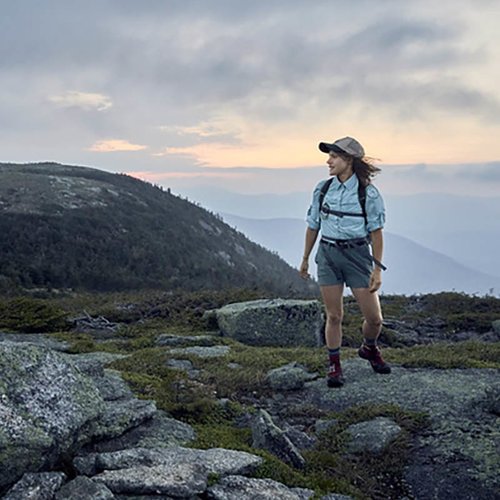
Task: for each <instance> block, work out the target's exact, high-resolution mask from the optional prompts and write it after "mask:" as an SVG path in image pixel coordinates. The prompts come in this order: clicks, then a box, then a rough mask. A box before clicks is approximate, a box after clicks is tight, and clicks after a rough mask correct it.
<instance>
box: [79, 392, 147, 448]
mask: <svg viewBox="0 0 500 500" xmlns="http://www.w3.org/2000/svg"><path fill="white" fill-rule="evenodd" d="M104 404H105V406H104V409H103V411H102V412H101V413H100V415H99V419H98V421H97V423H96V425H95V426H94V427H93V429H92V432H91V434H90V438H92V439H106V438H114V437H117V436H120V435H122V434H123V433H124V432H126V431H128V430H129V429H132V428H133V427H136V426H137V425H139V424H141V423H142V422H144V421H146V420H148V419H150V418H152V417H153V415H154V414H155V413H156V404H155V403H154V402H153V401H144V400H141V399H125V400H119V401H106V402H105V403H104ZM89 440H90V439H86V441H89Z"/></svg>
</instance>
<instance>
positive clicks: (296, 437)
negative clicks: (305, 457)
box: [283, 425, 317, 450]
mask: <svg viewBox="0 0 500 500" xmlns="http://www.w3.org/2000/svg"><path fill="white" fill-rule="evenodd" d="M283 431H284V433H285V436H286V437H287V438H288V439H289V440H290V441H291V442H292V443H293V444H294V445H295V446H296V447H297V448H298V449H299V450H308V449H309V448H312V447H313V446H314V445H315V444H316V441H317V440H316V438H314V437H312V436H309V434H307V433H305V432H303V431H301V430H300V429H296V428H295V427H292V426H291V425H286V426H285V427H284V429H283Z"/></svg>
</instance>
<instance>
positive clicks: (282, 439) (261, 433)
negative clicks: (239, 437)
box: [252, 410, 305, 469]
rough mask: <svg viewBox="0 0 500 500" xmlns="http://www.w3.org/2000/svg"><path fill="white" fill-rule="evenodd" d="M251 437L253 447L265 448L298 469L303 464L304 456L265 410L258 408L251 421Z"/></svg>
mask: <svg viewBox="0 0 500 500" xmlns="http://www.w3.org/2000/svg"><path fill="white" fill-rule="evenodd" d="M252 439H253V441H252V446H253V447H254V448H262V449H264V450H267V451H269V452H270V453H272V454H273V455H276V456H277V457H278V458H280V459H281V460H283V461H284V462H286V463H288V464H291V465H293V466H294V467H297V468H299V469H301V468H303V467H304V466H305V460H304V457H302V455H301V454H300V452H299V450H298V449H297V448H296V446H295V445H294V444H293V443H292V442H291V441H290V439H289V438H288V437H287V436H286V434H285V433H284V431H283V430H282V429H280V428H279V427H278V426H277V425H276V424H275V423H274V422H273V419H272V418H271V415H269V413H268V412H267V411H265V410H260V411H259V413H258V414H257V416H256V418H255V419H254V421H253V422H252Z"/></svg>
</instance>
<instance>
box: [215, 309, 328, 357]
mask: <svg viewBox="0 0 500 500" xmlns="http://www.w3.org/2000/svg"><path fill="white" fill-rule="evenodd" d="M215 314H216V317H217V323H218V325H219V328H220V330H221V332H222V333H223V335H225V336H227V337H231V338H234V339H236V340H238V341H239V342H242V343H244V344H249V345H256V346H259V345H261V346H281V347H285V346H293V347H296V346H301V345H302V346H310V347H313V346H317V345H319V344H320V342H321V340H320V337H321V330H322V325H323V307H322V305H321V304H320V302H319V301H317V300H284V299H272V300H254V301H250V302H238V303H235V304H229V305H227V306H224V307H222V308H220V309H217V310H216V311H215Z"/></svg>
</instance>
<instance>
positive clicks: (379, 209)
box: [366, 184, 385, 233]
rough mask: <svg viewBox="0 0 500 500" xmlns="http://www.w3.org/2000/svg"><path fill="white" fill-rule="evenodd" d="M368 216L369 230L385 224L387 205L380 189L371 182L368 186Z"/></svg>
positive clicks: (367, 226) (374, 229) (379, 227)
mask: <svg viewBox="0 0 500 500" xmlns="http://www.w3.org/2000/svg"><path fill="white" fill-rule="evenodd" d="M366 216H367V225H366V229H367V230H368V232H370V233H371V232H373V231H376V230H377V229H381V228H383V227H384V224H385V206H384V200H383V199H382V196H381V194H380V193H379V191H378V189H377V188H376V187H375V186H374V185H373V184H370V185H368V186H367V188H366Z"/></svg>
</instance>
